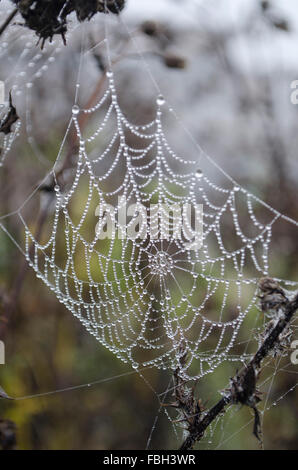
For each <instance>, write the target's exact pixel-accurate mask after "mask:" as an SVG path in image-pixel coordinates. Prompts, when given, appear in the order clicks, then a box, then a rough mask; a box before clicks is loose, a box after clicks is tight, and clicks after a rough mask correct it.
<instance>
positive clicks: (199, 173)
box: [196, 168, 203, 179]
mask: <svg viewBox="0 0 298 470" xmlns="http://www.w3.org/2000/svg"><path fill="white" fill-rule="evenodd" d="M202 176H203V171H202V170H201V169H200V168H198V169H197V171H196V178H198V179H200V178H202Z"/></svg>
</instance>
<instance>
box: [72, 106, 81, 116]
mask: <svg viewBox="0 0 298 470" xmlns="http://www.w3.org/2000/svg"><path fill="white" fill-rule="evenodd" d="M79 112H80V108H79V106H78V105H77V104H75V105H74V106H73V107H72V114H73V115H74V116H77V115H78V114H79Z"/></svg>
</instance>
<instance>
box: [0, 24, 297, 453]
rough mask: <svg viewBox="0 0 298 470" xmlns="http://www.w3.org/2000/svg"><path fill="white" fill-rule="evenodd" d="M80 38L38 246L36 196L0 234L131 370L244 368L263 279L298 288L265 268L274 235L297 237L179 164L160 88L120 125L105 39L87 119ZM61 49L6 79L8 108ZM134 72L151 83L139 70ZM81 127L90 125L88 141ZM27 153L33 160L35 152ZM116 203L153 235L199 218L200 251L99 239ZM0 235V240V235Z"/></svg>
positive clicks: (228, 185)
mask: <svg viewBox="0 0 298 470" xmlns="http://www.w3.org/2000/svg"><path fill="white" fill-rule="evenodd" d="M91 24H92V25H94V24H96V23H95V21H93V22H92V23H91ZM107 24H108V23H107ZM124 26H125V25H124ZM124 26H123V24H122V27H124ZM27 34H28V33H26V35H24V37H25V36H26V37H27ZM83 37H84V36H82V54H81V63H80V70H79V74H78V80H77V83H76V98H75V102H74V105H73V107H72V111H71V119H70V122H69V126H68V129H67V132H66V134H65V137H64V139H63V142H62V145H61V147H60V150H59V153H58V156H57V159H56V161H55V163H54V165H53V166H52V168H51V169H50V172H49V173H48V174H47V175H46V177H45V178H44V180H43V182H42V183H41V184H38V188H41V187H42V185H43V184H44V183H49V184H50V185H51V184H53V185H54V186H53V192H52V193H51V194H50V195H49V196H48V199H47V204H48V209H49V210H48V214H47V219H46V234H44V235H43V236H42V239H41V240H38V239H37V236H36V234H35V232H34V228H35V226H36V223H37V222H36V220H35V221H34V220H32V213H36V209H37V208H38V206H39V204H40V195H39V193H38V192H37V190H36V189H35V190H34V192H33V193H32V194H31V195H30V196H29V197H28V198H26V200H25V202H24V203H23V204H22V205H21V207H20V208H19V209H17V210H16V211H14V212H13V213H12V214H6V215H3V216H1V218H0V220H2V221H5V219H7V218H10V217H16V218H17V219H18V220H19V221H20V222H21V223H22V225H23V233H24V245H22V242H20V245H19V248H20V249H21V250H22V251H23V253H24V255H25V257H26V260H27V262H28V264H29V265H30V267H31V268H32V269H33V270H34V271H35V272H36V275H37V277H38V278H39V279H41V280H42V281H43V282H44V283H45V284H46V285H47V286H48V288H49V289H50V290H51V291H53V293H54V294H55V296H56V297H57V299H58V301H59V302H61V303H62V304H64V305H65V307H66V308H67V309H68V310H69V311H70V312H71V313H72V314H73V315H74V316H75V317H76V318H77V319H79V320H80V321H81V323H82V324H83V325H84V326H85V328H86V329H87V330H88V332H89V333H90V334H92V335H93V336H94V337H95V338H96V339H97V340H98V341H99V342H100V343H101V344H102V345H103V346H105V347H106V348H108V349H109V350H110V351H111V352H112V353H114V354H115V355H116V357H117V358H119V359H121V360H122V361H124V362H126V363H128V364H130V365H131V366H132V367H133V368H134V369H136V370H141V369H143V368H146V367H157V368H161V369H165V370H168V371H173V370H175V369H176V368H177V367H178V366H179V365H180V353H179V351H181V349H182V348H181V347H182V346H183V352H185V351H186V352H187V353H188V360H187V363H186V366H185V369H184V370H183V371H181V372H182V373H183V375H184V377H185V379H186V380H190V379H200V378H201V377H203V376H205V375H206V374H209V373H213V372H214V370H215V369H217V368H218V367H219V366H220V365H222V364H223V363H224V362H232V363H233V362H236V363H239V362H241V363H242V362H245V361H246V360H248V359H249V358H250V357H251V355H252V353H253V352H254V351H255V350H256V346H257V341H256V338H251V337H250V339H249V341H248V340H247V338H248V336H249V335H250V333H251V331H252V329H253V328H255V329H257V328H258V327H260V326H262V325H263V322H264V319H263V318H261V317H260V314H259V312H258V307H257V304H258V302H257V282H258V279H259V278H260V277H262V276H267V275H270V276H272V277H274V278H276V279H278V280H279V281H280V282H282V283H283V284H284V286H285V287H286V288H288V289H293V290H294V289H297V283H295V282H293V281H289V280H284V279H279V278H278V277H276V275H275V274H276V273H275V272H274V269H273V268H275V266H274V265H273V264H272V266H271V263H270V255H271V247H272V245H273V246H274V259H276V257H278V256H279V255H281V254H282V245H281V246H280V251H279V252H277V251H276V250H277V248H276V247H277V246H278V245H277V244H276V241H275V240H276V238H275V237H278V236H279V235H280V233H282V229H281V228H280V227H281V225H284V224H291V225H292V226H293V227H295V228H296V227H297V225H298V223H297V222H296V221H294V220H292V219H290V218H288V217H286V216H284V215H283V214H281V213H279V212H278V211H276V210H275V209H273V208H271V207H270V206H269V205H268V204H266V203H264V202H263V201H261V200H260V199H259V198H258V197H256V196H254V195H253V194H251V193H249V192H248V191H247V190H246V189H244V188H243V187H241V186H240V185H238V184H237V183H236V182H235V181H234V180H233V179H232V178H231V177H230V176H228V175H227V174H226V173H225V172H224V171H223V170H221V169H220V168H219V166H218V165H217V164H216V163H215V162H214V161H213V160H212V159H211V158H210V157H209V156H208V155H206V154H205V153H204V151H203V150H202V149H201V147H199V146H198V145H197V144H194V142H193V141H192V139H191V138H189V141H190V143H189V145H190V148H192V151H190V150H188V151H187V152H182V153H181V152H176V151H175V148H174V146H173V145H172V144H171V142H170V141H169V138H168V137H167V129H168V125H169V122H171V123H173V122H175V121H177V122H178V124H179V125H180V124H181V123H180V122H179V119H178V118H177V116H176V114H175V112H174V111H173V109H172V107H171V106H170V105H169V104H168V103H167V100H166V98H165V97H164V96H163V94H162V93H161V91H160V90H159V88H158V86H157V84H156V82H155V81H154V82H153V92H152V96H151V102H152V103H153V107H152V114H153V115H152V119H151V120H150V121H149V122H146V123H143V124H136V123H135V122H134V120H133V119H130V118H128V116H127V114H126V112H125V110H124V109H123V106H122V105H121V102H120V101H121V100H120V98H119V94H118V90H117V84H116V81H117V74H118V73H121V70H120V71H118V70H117V64H116V65H114V64H115V63H116V61H115V60H114V58H113V54H112V53H111V51H110V48H112V47H113V44H112V41H110V40H109V38H108V34H107V32H106V34H105V38H104V40H101V41H99V43H98V44H97V45H96V48H97V49H101V50H102V53H103V54H105V56H106V57H107V60H108V62H109V64H110V67H109V71H108V72H107V80H106V84H105V90H104V92H103V94H102V97H101V98H100V100H99V101H98V102H97V103H96V104H94V105H93V106H92V107H90V108H85V107H84V105H83V104H81V103H80V93H79V92H80V90H82V88H84V79H83V78H81V75H82V73H83V69H84V64H83V62H84V60H85V55H86V54H87V55H88V53H89V50H88V49H86V50H85V49H84V46H85V43H84V39H83ZM19 39H20V40H23V39H24V38H23V35H22V36H21V37H20V38H19ZM130 40H131V41H132V42H133V39H132V38H130ZM10 44H11V42H9V43H4V44H2V47H3V53H5V54H8V52H9V51H8V48H9V47H10ZM57 44H60V41H56V42H55V41H54V42H53V44H51V45H48V46H46V49H45V51H43V52H42V53H37V54H35V53H33V52H32V51H33V50H32V48H31V45H32V43H29V42H28V44H27V47H26V49H25V51H24V54H22V56H21V57H20V61H19V66H20V72H18V73H15V71H14V73H13V75H14V77H13V80H16V79H15V77H17V83H14V85H13V86H12V90H14V91H15V93H16V96H23V94H24V93H25V92H24V90H25V89H26V90H27V91H26V94H27V93H29V92H30V89H31V88H32V87H33V86H34V83H35V80H36V79H41V78H42V74H43V73H46V72H47V71H48V67H50V66H51V64H52V63H54V62H55V60H56V59H55V55H56V54H59V52H60V47H59V46H58V45H57ZM133 48H135V44H134V43H133ZM137 52H138V51H137ZM43 59H45V60H46V62H45V63H44V60H43ZM39 61H40V62H41V64H39ZM141 64H142V66H143V67H144V70H145V73H148V70H147V64H146V62H145V61H144V59H143V58H142V57H141ZM31 71H32V73H31ZM28 76H29V77H28ZM150 79H151V75H150ZM7 82H8V83H11V80H10V77H8V78H7ZM27 96H28V95H27ZM26 105H27V114H26V118H27V119H26V125H25V127H26V133H27V136H28V141H29V143H30V144H31V145H32V147H34V139H33V138H31V135H30V132H31V128H30V115H29V114H28V113H29V111H28V101H27V103H26ZM86 120H88V122H90V123H91V125H90V126H88V127H87V128H86V126H85V125H84V123H85V122H86ZM22 125H23V122H22V120H21V121H20V122H19V124H17V126H16V127H15V131H14V133H13V134H11V135H10V136H8V137H7V136H5V137H4V140H3V143H2V147H3V148H4V152H2V156H1V158H2V160H1V163H2V164H4V162H5V159H6V157H7V156H8V155H9V153H10V150H11V148H12V145H13V143H14V141H15V139H17V137H18V136H19V133H20V131H21V128H22ZM68 139H70V140H71V148H72V152H71V155H70V153H69V148H67V143H68ZM35 153H36V155H37V156H38V158H39V159H40V158H41V157H40V151H39V150H38V149H35ZM69 155H70V156H71V159H70V158H69ZM186 155H187V156H186ZM42 158H43V157H42ZM67 160H70V162H71V163H70V164H69V166H68V167H67V168H66V170H67V180H65V179H64V178H62V177H61V168H62V169H63V170H65V163H64V162H65V161H67ZM219 180H221V181H222V180H224V183H223V184H219V183H218V181H219ZM124 201H126V203H127V204H136V205H137V207H138V205H140V206H143V207H145V208H146V210H147V211H148V210H149V207H150V204H154V205H155V206H156V207H157V211H156V213H155V214H153V215H152V214H151V219H150V224H151V226H153V227H155V228H156V227H158V221H159V217H160V214H162V213H163V207H164V206H171V205H173V204H180V205H182V204H190V205H192V206H193V207H196V206H197V205H198V204H203V208H204V216H203V245H202V247H201V248H199V249H191V250H190V249H188V248H187V246H186V244H185V240H183V239H177V238H176V237H175V236H174V233H173V232H174V227H175V223H176V220H175V219H174V218H173V217H171V216H170V217H169V222H170V229H171V230H170V231H171V234H170V236H169V238H168V239H167V240H165V239H163V238H161V237H160V236H157V237H156V234H155V236H152V233H149V234H147V236H146V237H145V239H141V238H137V239H135V240H133V239H130V238H129V237H125V238H123V239H121V238H119V234H120V233H123V231H124V230H125V231H127V230H128V231H129V229H130V228H131V227H132V226H134V224H136V217H131V220H130V221H129V222H128V223H126V224H124V225H123V223H120V222H119V220H117V219H115V221H114V222H115V230H114V233H113V237H112V238H111V239H108V238H106V239H104V240H101V239H98V237H97V235H96V225H97V223H98V217H97V215H99V214H105V213H107V205H108V204H109V205H111V206H113V207H114V208H115V209H116V211H119V209H121V208H122V207H123V205H124ZM106 220H107V219H106V218H104V223H103V225H102V228H104V225H105V222H106ZM0 226H1V228H2V229H3V230H4V231H5V232H6V233H8V231H7V229H6V227H5V225H4V224H2V222H1V224H0ZM8 234H9V233H8ZM158 235H160V233H159V232H158ZM182 238H183V237H182ZM243 343H244V347H243V348H241V345H242V344H243ZM277 367H278V366H277ZM276 370H277V369H276ZM277 401H278V399H277ZM227 419H229V418H227ZM217 426H219V420H218V421H217V422H216V423H215V425H214V426H213V427H212V428H210V430H209V431H208V433H209V435H207V436H206V439H207V440H208V439H209V440H213V437H214V433H215V432H216V428H217ZM222 434H223V433H222ZM222 442H224V436H223V435H222V436H221V438H220V443H222ZM220 443H219V447H220V445H221V444H220Z"/></svg>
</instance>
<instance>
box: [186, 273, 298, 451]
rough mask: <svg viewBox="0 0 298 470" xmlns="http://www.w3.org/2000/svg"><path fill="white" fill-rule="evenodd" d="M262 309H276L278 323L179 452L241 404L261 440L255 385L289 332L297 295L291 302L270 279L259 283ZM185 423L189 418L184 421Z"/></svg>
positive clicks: (297, 298) (297, 308)
mask: <svg viewBox="0 0 298 470" xmlns="http://www.w3.org/2000/svg"><path fill="white" fill-rule="evenodd" d="M259 289H260V292H261V294H260V299H261V307H262V310H264V311H265V310H269V309H270V311H272V310H274V311H275V312H276V324H275V325H272V328H271V330H269V332H268V333H267V335H265V338H264V340H263V343H262V344H261V346H260V347H259V349H258V351H257V352H256V354H255V355H254V357H253V358H252V360H251V361H250V362H249V364H248V365H247V366H245V367H244V368H243V369H242V370H241V371H240V372H239V373H237V374H236V376H235V377H234V378H232V379H231V387H230V388H229V389H227V390H226V394H225V396H224V397H223V398H222V399H221V400H219V402H218V403H217V404H216V405H215V406H213V408H211V409H210V410H209V411H208V412H207V413H206V414H205V415H204V416H203V417H202V418H201V419H200V420H199V421H198V423H197V426H196V428H195V429H194V430H192V432H190V433H189V435H188V437H187V438H186V439H185V441H184V442H183V444H182V446H181V447H180V450H190V449H192V448H193V446H194V444H195V443H196V442H198V441H200V439H201V438H202V437H203V436H204V433H205V431H206V429H207V428H208V426H209V425H210V424H211V423H212V421H214V420H215V418H217V416H219V415H220V414H221V413H224V412H225V408H226V406H227V405H231V404H236V403H241V404H244V405H247V406H249V407H251V408H252V409H253V410H254V413H255V426H254V434H255V435H256V437H258V439H260V437H259V434H260V433H259V430H258V428H259V414H258V411H257V408H256V404H257V403H258V401H260V399H259V397H258V391H257V389H256V382H257V377H258V370H259V369H260V367H261V363H262V361H263V360H264V359H265V358H266V357H267V356H268V355H269V354H270V353H271V352H272V351H273V350H274V348H276V347H278V346H280V342H281V338H282V334H283V333H284V332H285V330H287V328H288V326H289V324H290V322H291V320H292V319H293V316H294V314H295V312H296V311H297V310H298V294H296V295H295V297H294V298H293V299H292V300H289V299H288V298H287V296H286V294H285V292H284V291H283V289H282V288H281V287H280V286H279V285H278V284H277V283H276V282H275V281H274V280H273V279H270V278H265V279H261V280H260V282H259ZM185 421H186V419H185Z"/></svg>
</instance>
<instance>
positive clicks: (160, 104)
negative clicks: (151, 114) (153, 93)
mask: <svg viewBox="0 0 298 470" xmlns="http://www.w3.org/2000/svg"><path fill="white" fill-rule="evenodd" d="M165 102H166V100H165V99H164V97H163V96H162V95H159V96H158V97H157V100H156V103H157V105H158V106H163V105H164V104H165Z"/></svg>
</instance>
